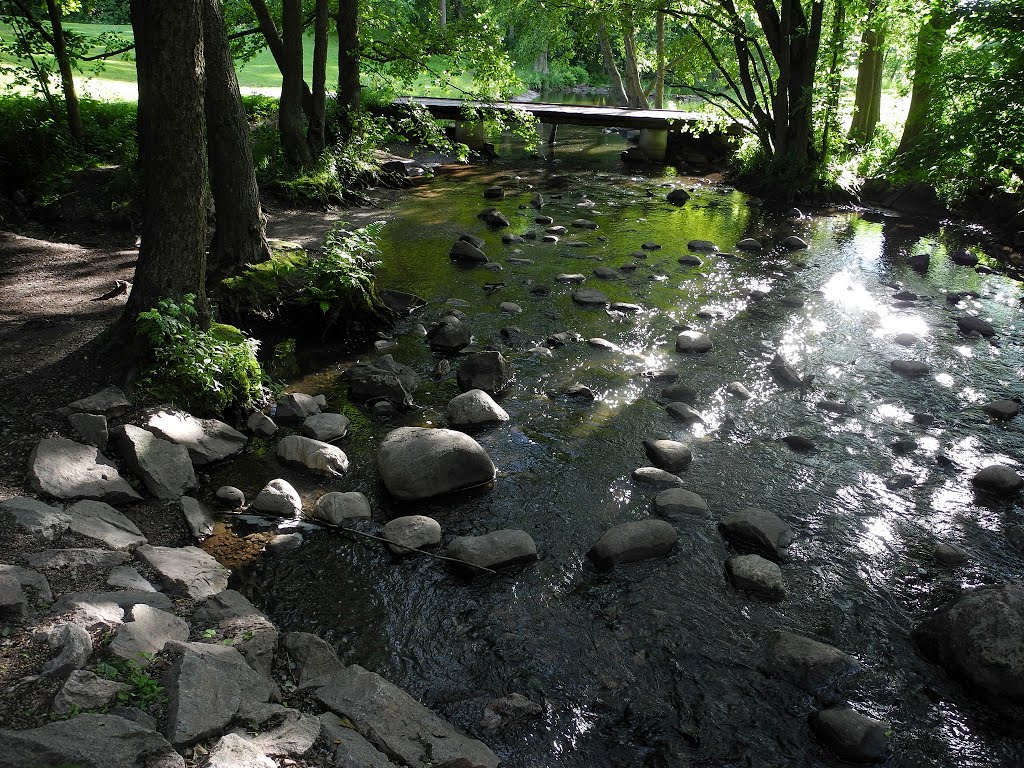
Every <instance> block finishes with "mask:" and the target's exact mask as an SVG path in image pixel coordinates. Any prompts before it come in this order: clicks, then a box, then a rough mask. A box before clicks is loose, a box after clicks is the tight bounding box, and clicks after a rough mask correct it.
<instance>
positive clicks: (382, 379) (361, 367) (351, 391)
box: [345, 355, 420, 408]
mask: <svg viewBox="0 0 1024 768" xmlns="http://www.w3.org/2000/svg"><path fill="white" fill-rule="evenodd" d="M345 378H346V379H347V380H348V396H349V399H350V400H352V401H354V402H357V403H367V402H370V401H379V400H381V399H384V400H388V401H389V402H391V403H392V404H393V405H395V406H396V407H398V408H406V407H408V406H410V405H412V393H413V392H415V391H416V388H417V387H418V386H419V383H420V380H419V376H417V375H416V371H414V370H413V369H412V368H410V367H409V366H407V365H402V364H401V363H399V362H396V361H395V358H394V357H392V356H391V355H384V356H383V357H381V358H379V359H377V360H373V361H371V362H368V363H356V364H355V365H353V366H352V367H351V368H350V369H349V370H348V373H346V374H345Z"/></svg>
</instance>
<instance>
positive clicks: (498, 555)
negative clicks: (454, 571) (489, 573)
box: [445, 528, 537, 570]
mask: <svg viewBox="0 0 1024 768" xmlns="http://www.w3.org/2000/svg"><path fill="white" fill-rule="evenodd" d="M445 555H446V556H448V557H454V558H455V559H457V560H463V561H465V562H467V563H470V564H471V565H478V566H482V567H484V568H491V569H492V570H494V569H498V568H507V567H508V566H511V565H517V564H519V563H527V562H531V561H533V560H536V559H537V545H536V544H535V543H534V541H533V538H532V537H531V536H530V534H528V533H527V532H526V531H517V530H514V529H511V528H506V529H503V530H499V531H491V532H490V533H485V534H483V535H482V536H459V537H457V538H455V539H453V540H452V543H451V544H449V545H448V549H447V551H446V552H445Z"/></svg>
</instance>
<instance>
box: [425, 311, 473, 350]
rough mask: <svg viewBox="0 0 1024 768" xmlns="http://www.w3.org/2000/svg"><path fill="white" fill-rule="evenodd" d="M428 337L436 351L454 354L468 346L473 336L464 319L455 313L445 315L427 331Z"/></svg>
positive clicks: (431, 346)
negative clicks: (454, 314)
mask: <svg viewBox="0 0 1024 768" xmlns="http://www.w3.org/2000/svg"><path fill="white" fill-rule="evenodd" d="M427 339H428V340H429V341H430V349H431V350H433V351H434V352H440V353H441V354H445V355H453V354H455V353H456V352H459V351H460V350H462V349H465V348H466V347H468V346H469V343H470V342H471V341H472V340H473V337H472V334H470V332H469V328H468V327H467V326H466V324H465V323H463V322H462V320H460V319H459V318H457V317H455V316H453V315H445V316H444V317H442V318H441V320H440V321H439V322H438V323H437V324H436V325H434V327H433V328H431V329H430V330H429V331H428V332H427Z"/></svg>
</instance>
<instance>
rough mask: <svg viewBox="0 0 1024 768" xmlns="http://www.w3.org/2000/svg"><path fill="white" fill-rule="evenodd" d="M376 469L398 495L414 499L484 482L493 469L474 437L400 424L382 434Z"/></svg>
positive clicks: (446, 430)
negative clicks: (396, 427)
mask: <svg viewBox="0 0 1024 768" xmlns="http://www.w3.org/2000/svg"><path fill="white" fill-rule="evenodd" d="M377 470H378V472H379V473H380V476H381V480H383V482H384V486H385V487H386V488H387V489H388V492H389V493H391V495H392V496H394V497H395V498H397V499H401V500H403V501H415V500H418V499H428V498H431V497H432V496H438V495H441V494H444V493H449V492H451V491H457V490H461V489H464V488H472V487H475V486H479V485H484V484H485V483H489V482H491V481H492V480H494V477H495V474H496V471H495V468H494V463H493V462H492V461H491V458H490V456H488V455H487V451H485V450H484V448H483V446H481V445H480V443H478V442H477V441H476V440H474V439H473V438H471V437H470V436H469V435H466V434H464V433H462V432H456V431H455V430H451V429H427V428H423V427H401V428H399V429H396V430H394V431H392V432H390V433H388V435H387V436H386V437H385V438H384V441H383V442H382V443H381V446H380V450H379V451H378V452H377Z"/></svg>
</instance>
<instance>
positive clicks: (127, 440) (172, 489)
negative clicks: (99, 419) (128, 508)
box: [113, 424, 199, 499]
mask: <svg viewBox="0 0 1024 768" xmlns="http://www.w3.org/2000/svg"><path fill="white" fill-rule="evenodd" d="M113 438H114V444H115V445H116V446H117V450H118V452H119V453H120V454H121V455H122V456H123V457H124V459H125V461H126V462H127V464H128V466H129V467H130V468H131V470H132V472H134V473H135V475H136V476H137V477H139V478H140V479H141V480H142V483H143V485H145V486H146V490H148V491H149V492H150V493H151V494H153V495H154V496H156V497H157V498H158V499H178V498H181V496H182V494H184V493H185V492H187V491H190V490H192V489H193V488H196V487H197V486H198V485H199V483H198V481H197V480H196V473H195V470H194V469H193V468H192V461H191V459H189V455H188V451H187V450H186V449H185V447H184V446H181V445H176V444H174V443H172V442H171V441H170V440H163V439H161V438H159V437H157V436H156V435H155V434H153V433H152V432H150V431H148V430H145V429H142V428H141V427H136V426H134V425H132V424H125V425H124V426H121V427H118V428H117V429H115V430H114V432H113Z"/></svg>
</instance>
